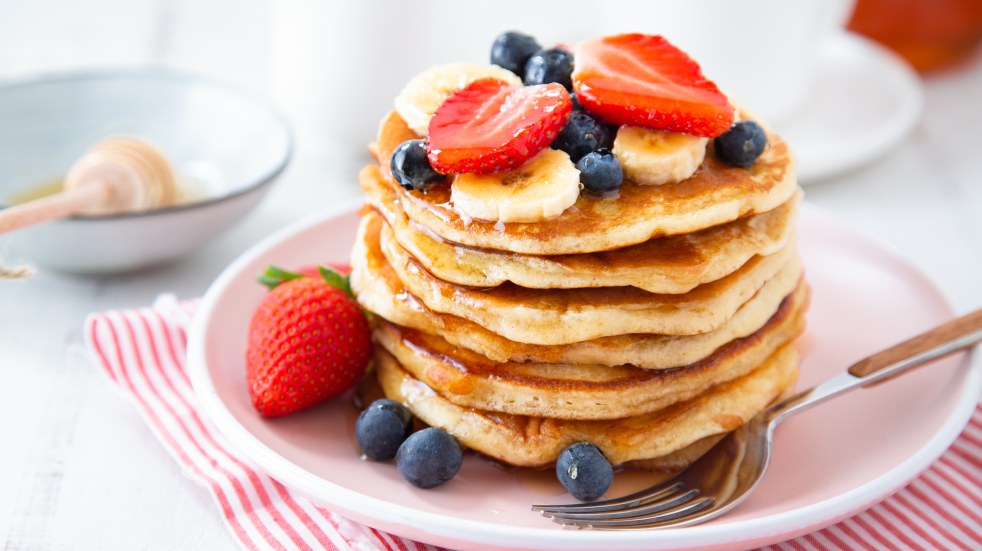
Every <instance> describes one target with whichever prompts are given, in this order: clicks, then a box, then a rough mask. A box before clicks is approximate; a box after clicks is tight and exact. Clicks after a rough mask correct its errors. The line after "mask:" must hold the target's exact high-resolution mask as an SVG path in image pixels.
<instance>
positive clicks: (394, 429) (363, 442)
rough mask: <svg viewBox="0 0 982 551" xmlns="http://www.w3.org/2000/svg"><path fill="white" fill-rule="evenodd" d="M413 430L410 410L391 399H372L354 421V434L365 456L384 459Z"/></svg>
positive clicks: (390, 454) (389, 455)
mask: <svg viewBox="0 0 982 551" xmlns="http://www.w3.org/2000/svg"><path fill="white" fill-rule="evenodd" d="M410 432H412V414H411V413H409V410H408V409H406V406H404V405H402V404H400V403H399V402H395V401H392V400H385V399H382V400H375V401H374V402H372V404H371V405H370V406H368V407H367V408H365V410H364V411H362V412H361V414H360V415H359V416H358V420H357V421H355V437H356V438H357V439H358V445H359V446H361V451H363V452H365V455H367V456H368V457H370V458H372V459H375V460H379V461H384V460H386V459H392V458H393V457H395V455H396V451H397V450H398V449H399V446H400V445H401V444H402V443H403V442H404V441H405V440H406V437H408V436H409V433H410Z"/></svg>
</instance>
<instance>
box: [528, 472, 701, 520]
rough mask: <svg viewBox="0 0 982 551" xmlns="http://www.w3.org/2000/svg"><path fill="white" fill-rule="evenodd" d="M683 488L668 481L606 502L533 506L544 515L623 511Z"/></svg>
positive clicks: (679, 484) (672, 481)
mask: <svg viewBox="0 0 982 551" xmlns="http://www.w3.org/2000/svg"><path fill="white" fill-rule="evenodd" d="M681 488H682V483H681V482H679V481H677V480H675V479H671V480H666V481H665V482H662V483H660V484H656V485H654V486H652V487H650V488H645V489H644V490H641V491H640V492H635V493H633V494H630V495H626V496H623V497H618V498H614V499H607V500H604V501H593V502H590V503H567V504H562V505H533V506H532V510H533V511H540V512H542V514H546V513H565V512H571V511H579V512H583V513H593V512H600V511H609V510H613V509H622V508H625V507H637V506H638V505H643V504H645V503H648V502H651V501H653V500H655V499H659V498H661V497H663V496H665V495H666V494H669V493H674V492H676V491H678V490H680V489H681Z"/></svg>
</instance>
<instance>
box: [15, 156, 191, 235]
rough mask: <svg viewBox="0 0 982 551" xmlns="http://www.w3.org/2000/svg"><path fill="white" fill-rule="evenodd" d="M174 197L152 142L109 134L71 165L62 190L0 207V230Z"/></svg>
mask: <svg viewBox="0 0 982 551" xmlns="http://www.w3.org/2000/svg"><path fill="white" fill-rule="evenodd" d="M176 200H177V185H176V183H175V180H174V171H173V170H172V169H171V165H170V163H169V162H168V161H167V159H166V158H165V157H164V155H163V154H162V153H161V152H160V151H159V150H158V149H157V148H156V147H154V146H152V145H150V144H149V143H147V142H145V141H143V140H139V139H136V138H129V137H114V138H108V139H105V140H102V141H100V142H99V143H97V144H95V145H94V146H92V148H91V149H89V150H88V151H87V152H86V153H85V155H83V156H82V158H80V159H79V160H78V161H76V162H75V164H74V165H72V167H71V169H69V171H68V174H67V175H66V176H65V186H64V190H63V191H61V192H59V193H56V194H54V195H50V196H48V197H42V198H40V199H36V200H34V201H31V202H28V203H23V204H20V205H16V206H13V207H9V208H6V209H4V210H0V233H5V232H9V231H13V230H16V229H19V228H23V227H24V226H29V225H31V224H36V223H38V222H43V221H46V220H54V219H56V218H64V217H66V216H71V215H75V214H82V215H89V216H97V215H107V214H118V213H123V212H136V211H142V210H149V209H153V208H159V207H165V206H168V205H171V204H173V203H174V202H176Z"/></svg>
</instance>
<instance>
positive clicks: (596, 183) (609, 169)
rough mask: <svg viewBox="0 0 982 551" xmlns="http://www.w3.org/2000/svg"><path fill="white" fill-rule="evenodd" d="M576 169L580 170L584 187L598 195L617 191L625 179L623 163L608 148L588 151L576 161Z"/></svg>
mask: <svg viewBox="0 0 982 551" xmlns="http://www.w3.org/2000/svg"><path fill="white" fill-rule="evenodd" d="M576 169H577V170H579V171H580V183H582V184H583V189H584V190H586V191H588V192H590V193H595V194H597V195H603V194H604V193H610V192H612V191H617V190H618V189H620V187H621V183H622V182H623V181H624V171H623V170H622V169H621V163H620V162H618V161H617V157H615V156H614V154H613V153H611V152H610V151H608V150H606V149H602V150H600V151H591V152H590V153H587V154H586V155H584V156H583V158H582V159H580V160H579V161H577V162H576Z"/></svg>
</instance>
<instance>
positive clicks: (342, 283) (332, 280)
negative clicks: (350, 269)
mask: <svg viewBox="0 0 982 551" xmlns="http://www.w3.org/2000/svg"><path fill="white" fill-rule="evenodd" d="M317 271H318V272H320V274H321V278H322V279H323V280H324V282H325V283H327V284H328V285H331V286H332V287H337V288H338V289H341V290H342V291H344V292H345V293H346V294H347V295H348V296H351V297H354V294H353V293H352V292H351V283H350V282H349V279H348V278H349V276H345V275H342V274H341V272H339V271H337V270H333V269H331V268H328V267H326V266H318V267H317Z"/></svg>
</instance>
